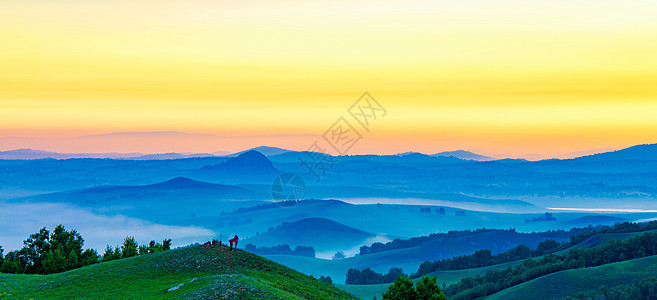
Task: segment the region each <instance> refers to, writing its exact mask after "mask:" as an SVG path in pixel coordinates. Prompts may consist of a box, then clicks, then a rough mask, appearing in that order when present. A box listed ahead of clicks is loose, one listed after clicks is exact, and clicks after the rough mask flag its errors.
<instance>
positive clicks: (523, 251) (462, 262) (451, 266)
mask: <svg viewBox="0 0 657 300" xmlns="http://www.w3.org/2000/svg"><path fill="white" fill-rule="evenodd" d="M653 229H657V221H651V222H647V223H631V222H624V223H618V224H616V225H614V226H598V227H591V226H589V227H585V228H573V229H571V230H569V231H568V232H579V234H576V235H571V236H570V239H569V240H568V241H567V242H563V243H559V242H557V241H554V240H552V239H547V240H544V241H542V242H541V243H539V244H538V246H537V247H536V249H535V250H531V249H530V248H529V247H527V246H525V245H518V246H516V247H514V248H511V249H509V250H508V251H506V252H502V253H499V254H496V255H491V253H490V250H479V251H477V252H475V253H474V254H470V255H462V256H457V257H453V258H447V259H442V260H439V261H433V262H430V261H425V262H424V263H422V264H421V265H420V267H419V268H418V271H417V272H415V273H414V274H412V275H411V278H419V277H421V276H422V275H426V274H429V273H431V272H436V271H447V270H462V269H470V268H481V267H487V266H492V265H496V264H501V263H506V262H511V261H515V260H520V259H526V258H531V257H538V256H542V255H546V254H550V253H554V252H558V251H562V250H565V249H567V248H570V247H572V246H575V245H577V244H579V243H581V242H583V241H585V240H586V239H588V238H590V237H592V236H594V235H597V234H601V233H627V232H641V231H648V230H653ZM568 232H566V233H568ZM547 233H549V234H550V235H554V234H559V233H560V231H551V232H547Z"/></svg>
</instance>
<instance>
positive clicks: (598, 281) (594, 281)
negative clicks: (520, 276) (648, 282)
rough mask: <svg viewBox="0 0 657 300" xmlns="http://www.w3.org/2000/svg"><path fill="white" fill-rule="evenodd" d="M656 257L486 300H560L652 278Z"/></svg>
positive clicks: (565, 275) (564, 275)
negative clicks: (576, 294)
mask: <svg viewBox="0 0 657 300" xmlns="http://www.w3.org/2000/svg"><path fill="white" fill-rule="evenodd" d="M655 265H657V256H649V257H644V258H640V259H634V260H629V261H624V262H617V263H612V264H607V265H602V266H598V267H593V268H585V269H575V270H566V271H561V272H557V273H554V274H550V275H546V276H543V277H539V278H536V279H534V280H530V281H528V282H525V283H522V284H519V285H516V286H514V287H511V288H508V289H505V290H503V291H500V292H498V293H496V294H493V295H491V296H490V297H488V299H560V298H562V297H564V296H568V295H572V294H574V293H579V292H585V291H588V290H591V289H596V288H598V287H599V286H602V285H604V286H607V287H612V286H616V285H622V284H628V283H632V282H635V281H638V280H641V279H644V278H648V277H654V276H655Z"/></svg>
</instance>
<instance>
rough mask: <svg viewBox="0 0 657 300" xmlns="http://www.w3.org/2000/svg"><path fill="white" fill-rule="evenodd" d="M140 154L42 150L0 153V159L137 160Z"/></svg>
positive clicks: (17, 150)
mask: <svg viewBox="0 0 657 300" xmlns="http://www.w3.org/2000/svg"><path fill="white" fill-rule="evenodd" d="M143 155H144V154H142V153H116V152H111V153H59V152H51V151H43V150H32V149H16V150H9V151H0V159H21V160H23V159H47V158H52V159H70V158H137V157H141V156H143Z"/></svg>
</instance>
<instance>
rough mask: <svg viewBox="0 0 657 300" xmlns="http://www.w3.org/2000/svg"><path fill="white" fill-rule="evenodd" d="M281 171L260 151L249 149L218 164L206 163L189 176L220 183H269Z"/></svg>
mask: <svg viewBox="0 0 657 300" xmlns="http://www.w3.org/2000/svg"><path fill="white" fill-rule="evenodd" d="M280 173H282V172H281V171H279V170H277V169H276V168H274V165H273V164H272V163H271V161H269V160H268V159H267V157H265V156H264V155H263V154H262V153H260V152H258V151H254V150H250V151H247V152H244V153H242V154H240V155H239V156H237V157H234V158H231V159H228V160H226V161H224V162H222V163H220V164H218V165H207V166H204V167H202V168H201V169H199V170H197V171H195V172H193V173H192V174H191V175H190V177H192V178H196V179H200V180H207V181H212V182H220V183H271V182H272V181H273V180H274V178H276V176H278V175H279V174H280Z"/></svg>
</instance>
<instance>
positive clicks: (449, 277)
mask: <svg viewBox="0 0 657 300" xmlns="http://www.w3.org/2000/svg"><path fill="white" fill-rule="evenodd" d="M519 263H522V260H517V261H512V262H508V263H503V264H499V265H494V266H488V267H483V268H474V269H465V270H454V271H438V272H432V273H429V274H428V275H429V276H436V278H437V282H438V284H439V285H440V286H441V287H442V284H443V283H445V284H446V285H450V284H453V283H457V282H458V281H459V280H461V278H465V277H471V276H476V275H482V276H483V275H484V274H486V272H488V271H489V270H495V269H506V268H507V267H509V266H510V267H513V266H515V265H517V264H519ZM389 285H390V284H387V283H386V284H367V285H359V284H353V285H352V284H338V285H336V286H337V287H339V288H341V289H343V290H345V291H347V292H348V293H351V294H354V295H356V296H358V297H360V298H363V299H372V297H374V296H376V297H377V298H381V294H383V293H384V292H385V291H386V290H387V289H388V286H389Z"/></svg>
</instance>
